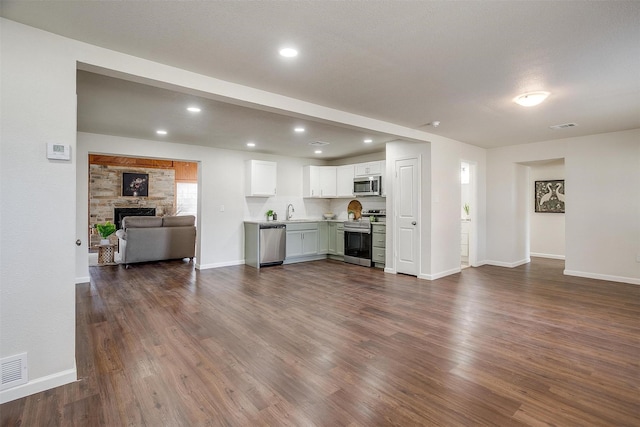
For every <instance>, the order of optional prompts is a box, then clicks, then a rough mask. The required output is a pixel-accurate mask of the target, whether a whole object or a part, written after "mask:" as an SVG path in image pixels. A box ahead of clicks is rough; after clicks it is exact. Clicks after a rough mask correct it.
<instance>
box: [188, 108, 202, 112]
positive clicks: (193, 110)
mask: <svg viewBox="0 0 640 427" xmlns="http://www.w3.org/2000/svg"><path fill="white" fill-rule="evenodd" d="M187 111H190V112H192V113H199V112H200V111H202V110H201V109H200V108H198V107H188V108H187Z"/></svg>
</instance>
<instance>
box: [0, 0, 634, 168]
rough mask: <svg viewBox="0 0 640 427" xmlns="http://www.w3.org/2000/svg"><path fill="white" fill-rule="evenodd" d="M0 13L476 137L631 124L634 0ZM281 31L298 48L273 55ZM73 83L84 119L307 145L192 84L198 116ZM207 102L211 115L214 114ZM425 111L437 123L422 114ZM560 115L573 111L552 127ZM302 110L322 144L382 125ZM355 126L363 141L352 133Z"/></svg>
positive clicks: (103, 127) (15, 6)
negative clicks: (542, 98)
mask: <svg viewBox="0 0 640 427" xmlns="http://www.w3.org/2000/svg"><path fill="white" fill-rule="evenodd" d="M0 13H1V15H2V16H3V17H5V18H7V19H12V20H15V21H18V22H21V23H25V24H27V25H31V26H34V27H38V28H42V29H44V30H47V31H51V32H53V33H57V34H61V35H64V36H67V37H70V38H74V39H78V40H82V41H85V42H88V43H91V44H94V45H98V46H103V47H105V48H109V49H113V50H116V51H120V52H125V53H128V54H132V55H135V56H138V57H142V58H146V59H150V60H153V61H156V62H160V63H164V64H169V65H173V66H176V67H179V68H183V69H186V70H191V71H194V72H198V73H201V74H205V75H209V76H213V77H216V78H219V79H223V80H227V81H231V82H234V83H239V84H243V85H247V86H251V87H254V88H258V89H262V90H266V91H270V92H274V93H278V94H282V95H286V96H289V97H293V98H297V99H301V100H305V101H309V102H312V103H316V104H319V105H323V106H327V107H331V108H335V109H338V110H343V111H348V112H351V113H355V114H360V115H363V116H367V117H371V118H375V119H379V120H384V121H387V122H391V123H395V124H398V125H402V126H405V127H408V128H413V129H420V130H424V131H426V132H429V133H432V134H437V135H441V136H445V137H449V138H452V139H455V140H458V141H462V142H466V143H469V144H473V145H477V146H480V147H487V148H491V147H498V146H505V145H513V144H523V143H528V142H536V141H542V140H550V139H557V138H565V137H572V136H580V135H588V134H597V133H603V132H611V131H618V130H626V129H634V128H640V25H639V24H638V23H639V22H640V2H638V1H615V2H613V1H609V2H607V1H604V2H582V1H574V2H565V1H543V2H536V1H527V2H520V1H518V2H516V1H514V2H503V1H500V2H497V1H496V2H478V1H473V2H466V1H460V2H450V1H428V2H427V1H414V2H396V1H375V2H361V1H358V2H341V1H330V2H329V1H314V2H300V1H299V2H289V1H283V2H240V1H228V2H212V1H200V2H183V1H176V2H173V1H160V2H130V1H117V2H114V1H47V2H43V1H30V2H26V1H4V0H3V1H2V9H1V12H0ZM285 44H290V45H293V46H295V47H297V48H298V49H299V50H300V55H299V56H298V57H297V58H295V59H293V60H291V59H289V60H285V59H283V58H281V57H279V56H278V54H277V51H278V49H279V48H280V47H281V46H283V45H285ZM79 83H80V85H79V130H81V131H86V132H96V133H107V134H115V135H122V136H131V137H135V138H144V139H155V138H156V137H155V136H153V137H149V134H150V133H151V134H152V132H153V129H155V128H156V127H157V126H158V125H159V123H160V122H162V123H169V124H170V126H171V135H168V138H169V140H172V141H176V142H183V143H195V144H201V145H214V146H220V145H221V144H222V145H225V146H229V148H234V149H243V147H241V145H242V144H244V143H245V142H246V141H247V140H249V139H258V140H259V141H263V142H264V145H262V146H261V147H260V150H264V151H266V152H273V153H278V154H287V155H298V156H304V157H312V156H313V155H312V154H309V150H308V149H309V147H307V146H305V144H301V143H300V141H299V139H298V140H296V139H295V138H299V136H300V135H293V134H292V132H291V127H292V126H293V124H294V123H293V122H295V120H293V119H291V118H283V117H282V116H278V115H275V114H273V113H266V112H259V111H254V112H253V113H252V112H248V111H247V110H246V109H245V108H242V107H238V106H230V105H227V106H226V107H225V108H223V107H224V106H221V105H220V104H219V103H216V102H213V101H211V100H204V99H203V100H202V102H205V101H206V105H207V108H211V110H212V111H213V110H215V111H217V112H216V113H215V114H214V115H212V116H207V120H203V119H200V120H199V121H196V120H193V119H194V118H193V117H189V116H186V115H185V113H184V105H183V104H184V102H185V101H187V100H194V98H193V97H192V96H187V95H181V94H177V93H174V92H169V91H166V90H164V89H158V88H150V87H143V86H142V85H139V84H134V83H131V82H119V83H118V82H115V81H113V79H111V78H107V77H104V76H97V75H91V74H89V73H84V72H80V73H79ZM534 90H546V91H550V92H551V96H550V97H549V98H548V100H547V101H546V102H545V103H543V104H542V105H540V106H538V107H532V108H524V107H520V106H517V105H516V104H514V103H513V102H512V99H513V98H514V97H515V96H516V95H518V94H519V93H522V92H525V91H534ZM172 104H173V105H172ZM221 108H223V109H221ZM176 111H179V113H176ZM203 113H204V111H203ZM218 114H220V115H224V117H225V120H224V122H223V121H221V120H218V121H217V122H216V117H219V116H217V115H218ZM164 120H167V122H164ZM434 120H439V121H440V122H441V125H440V126H439V127H438V128H433V127H431V126H426V124H427V123H429V122H432V121H434ZM567 122H574V123H577V124H578V126H577V127H574V128H570V129H565V130H560V131H554V130H551V129H549V126H551V125H557V124H561V123H567ZM225 123H226V125H225ZM248 123H250V125H248ZM218 124H220V125H221V126H222V128H221V127H220V126H218ZM306 126H307V127H308V128H309V133H307V134H305V136H304V140H305V141H307V142H308V141H310V140H315V139H321V140H325V141H327V142H331V143H332V144H331V145H330V146H329V147H333V148H335V150H334V152H333V153H332V154H330V155H329V154H327V157H326V158H333V157H340V156H347V155H355V154H358V153H365V152H367V151H369V152H370V151H372V150H373V151H376V150H378V151H379V150H380V149H381V148H382V145H378V146H375V145H376V144H380V143H381V142H384V141H386V140H391V139H393V136H390V135H380V134H372V133H369V134H368V133H367V132H365V131H362V130H352V129H345V128H342V127H331V126H327V125H323V124H320V123H313V122H307V123H306ZM283 129H285V130H283ZM365 136H372V137H374V140H375V141H376V144H374V146H373V147H372V146H365V145H363V144H362V139H363V138H364V137H365ZM260 138H263V139H262V140H260ZM259 141H257V142H259ZM301 147H303V148H304V150H302V149H301ZM338 147H339V148H338ZM298 149H300V150H298ZM296 150H298V151H296ZM305 150H306V151H305ZM302 153H304V154H302Z"/></svg>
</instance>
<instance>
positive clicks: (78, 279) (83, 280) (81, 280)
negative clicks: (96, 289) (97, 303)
mask: <svg viewBox="0 0 640 427" xmlns="http://www.w3.org/2000/svg"><path fill="white" fill-rule="evenodd" d="M90 281H91V277H89V276H85V277H76V285H79V284H80V283H89V282H90Z"/></svg>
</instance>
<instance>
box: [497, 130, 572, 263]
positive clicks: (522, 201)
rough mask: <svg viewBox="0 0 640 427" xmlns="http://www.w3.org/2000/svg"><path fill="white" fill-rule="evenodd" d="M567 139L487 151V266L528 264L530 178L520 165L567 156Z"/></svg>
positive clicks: (525, 167)
mask: <svg viewBox="0 0 640 427" xmlns="http://www.w3.org/2000/svg"><path fill="white" fill-rule="evenodd" d="M565 150H566V140H558V141H547V142H539V143H536V144H524V145H514V146H509V147H502V148H495V149H491V150H488V151H487V252H486V259H485V261H484V262H485V263H487V264H492V265H498V266H503V267H515V266H517V265H521V264H524V263H527V262H529V260H530V258H529V223H528V206H529V200H528V196H529V189H528V184H529V178H528V172H529V171H528V167H527V166H524V165H522V164H521V163H526V162H532V161H540V160H550V159H560V158H564V157H565Z"/></svg>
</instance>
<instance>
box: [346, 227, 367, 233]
mask: <svg viewBox="0 0 640 427" xmlns="http://www.w3.org/2000/svg"><path fill="white" fill-rule="evenodd" d="M344 232H345V233H360V234H371V230H367V229H365V228H361V229H353V228H345V229H344Z"/></svg>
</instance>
